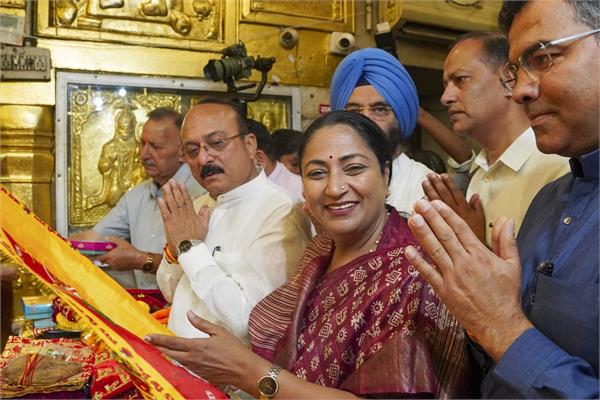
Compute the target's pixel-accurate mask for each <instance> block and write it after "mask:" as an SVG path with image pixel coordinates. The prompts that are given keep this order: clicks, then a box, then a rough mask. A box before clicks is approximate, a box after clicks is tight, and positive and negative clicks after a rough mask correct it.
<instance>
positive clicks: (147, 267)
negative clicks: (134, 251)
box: [142, 253, 154, 273]
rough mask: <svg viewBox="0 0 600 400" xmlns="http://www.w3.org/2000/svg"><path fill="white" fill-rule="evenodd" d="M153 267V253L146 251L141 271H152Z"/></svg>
mask: <svg viewBox="0 0 600 400" xmlns="http://www.w3.org/2000/svg"><path fill="white" fill-rule="evenodd" d="M153 269H154V255H152V254H150V253H148V255H146V261H144V265H142V271H144V272H146V273H148V272H152V270H153Z"/></svg>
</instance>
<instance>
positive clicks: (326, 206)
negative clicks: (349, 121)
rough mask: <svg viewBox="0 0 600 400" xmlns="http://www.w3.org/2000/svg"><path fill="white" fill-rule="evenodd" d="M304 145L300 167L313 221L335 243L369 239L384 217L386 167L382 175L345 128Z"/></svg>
mask: <svg viewBox="0 0 600 400" xmlns="http://www.w3.org/2000/svg"><path fill="white" fill-rule="evenodd" d="M309 140H310V141H309V142H308V144H307V145H306V148H305V150H304V153H303V156H302V160H300V164H301V166H302V182H303V185H304V196H305V199H306V201H307V202H308V206H309V207H310V210H311V212H312V213H313V216H314V217H315V218H316V219H317V221H318V222H319V223H320V224H321V225H322V226H323V228H324V229H325V230H326V231H327V232H329V233H330V234H331V236H332V237H333V238H334V240H336V242H337V241H338V240H344V239H345V240H346V241H347V240H348V239H349V238H353V237H355V238H357V240H358V239H360V238H361V237H363V236H368V235H370V234H372V230H373V229H375V227H377V226H378V225H380V224H378V222H381V221H382V220H384V219H385V215H386V211H385V206H384V204H385V196H386V192H387V188H388V185H387V182H388V174H389V171H388V169H387V167H386V169H385V170H384V173H382V172H381V168H380V166H379V163H378V160H377V156H376V155H375V153H374V152H373V151H372V150H371V149H370V148H369V146H368V145H367V144H366V143H365V141H364V140H363V139H362V138H361V137H360V136H359V134H358V133H357V132H356V131H355V130H354V129H353V128H351V127H350V126H348V125H344V124H337V125H333V126H325V127H323V128H320V129H319V130H317V131H316V132H315V133H314V134H313V136H312V137H311V138H310V139H309ZM381 226H382V225H381Z"/></svg>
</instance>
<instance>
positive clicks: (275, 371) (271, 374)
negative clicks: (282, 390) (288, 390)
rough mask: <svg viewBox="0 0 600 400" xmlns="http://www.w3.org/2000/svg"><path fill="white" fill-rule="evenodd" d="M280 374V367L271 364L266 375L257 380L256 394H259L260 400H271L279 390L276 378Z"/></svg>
mask: <svg viewBox="0 0 600 400" xmlns="http://www.w3.org/2000/svg"><path fill="white" fill-rule="evenodd" d="M280 372H281V367H280V366H279V365H277V364H273V365H272V366H271V368H269V371H267V375H265V376H263V377H262V378H260V379H259V380H258V393H259V394H260V397H259V399H260V400H267V399H272V398H273V397H275V395H276V394H277V391H278V390H279V383H278V382H277V376H278V375H279V373H280Z"/></svg>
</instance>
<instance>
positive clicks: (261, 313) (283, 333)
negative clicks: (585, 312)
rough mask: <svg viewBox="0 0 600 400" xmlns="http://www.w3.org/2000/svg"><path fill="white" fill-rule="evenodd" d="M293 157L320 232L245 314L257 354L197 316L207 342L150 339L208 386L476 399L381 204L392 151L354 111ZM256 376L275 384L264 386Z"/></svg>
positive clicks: (462, 352)
mask: <svg viewBox="0 0 600 400" xmlns="http://www.w3.org/2000/svg"><path fill="white" fill-rule="evenodd" d="M299 159H300V165H301V172H302V178H303V186H304V194H305V198H306V201H307V206H308V208H309V209H310V213H311V214H312V217H313V218H314V220H315V221H316V223H317V225H320V227H321V228H322V229H321V232H320V233H319V234H318V235H317V236H316V237H315V238H314V239H313V240H312V241H311V242H310V243H309V244H308V245H307V248H306V250H305V254H304V256H303V258H302V260H301V262H300V265H299V267H298V269H297V271H296V273H295V274H294V276H293V277H292V278H291V279H290V280H289V281H288V282H287V283H286V284H285V285H283V286H282V287H280V288H279V289H277V290H275V291H274V292H273V293H271V294H270V295H268V296H267V297H265V298H264V299H263V300H262V301H261V302H260V303H259V304H258V305H257V306H256V307H255V308H254V310H253V311H252V313H251V315H250V321H249V334H250V340H251V343H252V350H253V352H254V353H252V352H250V351H249V350H248V349H245V348H243V347H242V346H241V344H240V343H236V341H235V340H234V339H233V338H232V337H231V334H229V333H227V332H226V331H225V330H224V329H223V328H219V327H216V326H214V325H212V324H210V323H208V322H207V321H203V320H201V319H200V318H198V317H195V316H193V315H191V316H190V321H191V322H192V323H193V324H194V325H195V326H197V327H198V328H199V329H202V330H205V331H207V332H208V333H209V334H210V335H211V338H209V339H183V338H168V339H167V338H166V337H158V336H154V335H153V336H152V337H151V338H150V340H151V342H152V343H153V344H155V345H157V346H158V347H159V348H161V350H163V351H164V352H165V353H166V354H168V355H170V356H172V357H174V358H176V359H177V360H179V361H180V362H182V363H183V364H184V365H186V366H187V367H189V368H191V369H192V370H194V371H195V372H197V373H198V374H200V375H201V376H203V377H204V378H206V379H208V380H209V381H210V382H211V383H216V384H219V383H223V384H233V385H235V386H237V387H239V388H241V389H242V390H244V391H246V392H248V393H250V394H252V395H254V396H256V397H260V398H270V397H275V395H276V396H277V397H278V398H309V397H318V398H326V397H330V398H341V397H347V396H351V395H356V396H361V397H383V398H401V397H408V398H415V397H441V398H447V397H468V396H470V395H472V394H474V393H473V386H472V385H471V379H470V377H471V375H470V370H469V359H468V354H467V348H466V342H465V336H464V332H463V330H462V328H461V327H460V326H459V325H458V324H457V322H456V321H455V320H454V318H453V317H452V316H451V315H450V314H449V312H448V310H447V309H446V307H445V306H444V305H443V304H442V303H441V302H440V300H439V298H438V296H437V295H436V294H435V292H434V291H433V289H432V288H431V287H430V286H429V285H428V284H427V283H426V282H425V280H424V279H422V278H421V277H420V276H419V274H418V272H417V271H416V270H415V269H414V267H413V266H411V265H410V264H409V263H408V262H407V260H406V259H405V257H404V249H405V248H406V246H408V245H412V246H414V247H416V248H418V242H417V241H416V239H415V238H414V236H413V235H412V233H411V232H410V230H409V228H408V225H407V223H406V221H405V219H404V218H403V217H402V216H400V215H399V214H398V213H397V212H396V210H395V209H393V208H391V207H387V208H386V205H385V197H386V193H387V185H388V183H389V178H390V168H389V167H390V165H391V160H392V154H391V150H390V147H389V145H388V143H387V140H386V138H385V136H384V134H383V132H382V131H381V130H380V129H379V128H378V127H377V125H375V124H374V123H373V122H372V121H370V120H369V119H367V118H365V117H363V116H361V115H359V114H354V113H348V112H344V111H341V112H334V113H330V114H327V115H325V116H323V117H321V118H319V119H317V120H316V121H315V122H314V123H313V124H312V125H311V126H310V127H309V128H308V129H307V131H306V132H305V134H304V136H303V138H302V141H301V146H300V150H299ZM271 364H273V365H271ZM277 366H281V367H282V368H283V371H281V372H280V371H279V367H277ZM267 371H268V372H267ZM263 376H270V377H271V378H273V379H271V380H270V383H271V384H274V385H275V388H271V390H267V389H265V390H259V387H258V384H257V382H258V381H259V380H260V381H261V382H262V381H264V379H263V378H261V377H263ZM263 383H264V382H263ZM262 389H264V388H262ZM273 389H274V390H273ZM265 391H266V392H265ZM273 392H275V394H273Z"/></svg>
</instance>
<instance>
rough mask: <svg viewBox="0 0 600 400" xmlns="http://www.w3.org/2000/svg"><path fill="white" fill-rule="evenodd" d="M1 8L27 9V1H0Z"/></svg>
mask: <svg viewBox="0 0 600 400" xmlns="http://www.w3.org/2000/svg"><path fill="white" fill-rule="evenodd" d="M0 7H7V8H23V9H24V8H25V0H0Z"/></svg>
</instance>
